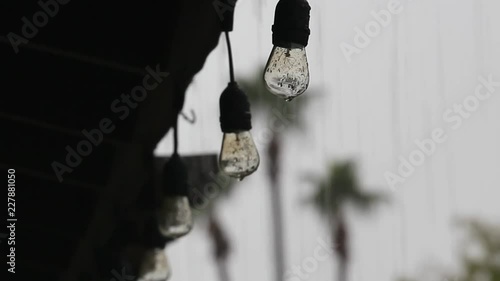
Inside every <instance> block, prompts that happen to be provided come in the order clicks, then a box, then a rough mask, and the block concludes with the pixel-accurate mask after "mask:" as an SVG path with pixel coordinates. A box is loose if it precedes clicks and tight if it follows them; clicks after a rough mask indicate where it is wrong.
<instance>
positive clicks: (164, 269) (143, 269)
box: [137, 248, 172, 281]
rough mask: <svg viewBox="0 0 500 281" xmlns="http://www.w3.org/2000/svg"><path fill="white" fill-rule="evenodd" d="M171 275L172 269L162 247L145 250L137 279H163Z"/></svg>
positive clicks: (162, 280)
mask: <svg viewBox="0 0 500 281" xmlns="http://www.w3.org/2000/svg"><path fill="white" fill-rule="evenodd" d="M171 275H172V269H171V267H170V264H169V262H168V259H167V255H166V253H165V250H164V249H161V248H156V249H150V250H147V251H146V253H145V254H144V257H143V258H142V263H141V266H140V268H139V276H138V278H137V281H164V280H168V279H169V278H170V276H171Z"/></svg>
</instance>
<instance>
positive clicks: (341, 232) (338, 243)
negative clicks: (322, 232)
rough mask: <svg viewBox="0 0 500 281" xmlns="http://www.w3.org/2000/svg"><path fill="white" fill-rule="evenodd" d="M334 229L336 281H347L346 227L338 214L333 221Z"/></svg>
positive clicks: (342, 218) (341, 216)
mask: <svg viewBox="0 0 500 281" xmlns="http://www.w3.org/2000/svg"><path fill="white" fill-rule="evenodd" d="M335 222H336V227H335V230H334V232H333V233H334V235H333V238H334V241H333V242H334V245H335V251H336V253H337V258H338V280H337V281H347V280H348V278H347V269H348V263H349V247H348V246H349V245H348V237H347V225H346V223H345V221H344V216H343V215H342V214H339V215H338V216H337V219H336V220H335Z"/></svg>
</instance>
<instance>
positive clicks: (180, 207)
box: [158, 196, 193, 238]
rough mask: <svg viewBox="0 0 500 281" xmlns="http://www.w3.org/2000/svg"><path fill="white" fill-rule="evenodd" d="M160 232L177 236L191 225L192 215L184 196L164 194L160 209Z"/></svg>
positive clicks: (182, 233)
mask: <svg viewBox="0 0 500 281" xmlns="http://www.w3.org/2000/svg"><path fill="white" fill-rule="evenodd" d="M158 217H159V218H160V221H159V227H160V232H161V233H162V234H163V235H164V236H165V237H168V238H178V237H181V236H183V235H185V234H187V233H188V232H189V231H190V230H191V228H192V227H193V215H192V213H191V207H190V206H189V200H188V198H187V197H186V196H166V197H164V198H163V204H162V206H161V209H160V215H159V216H158Z"/></svg>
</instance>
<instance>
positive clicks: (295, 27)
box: [264, 0, 311, 101]
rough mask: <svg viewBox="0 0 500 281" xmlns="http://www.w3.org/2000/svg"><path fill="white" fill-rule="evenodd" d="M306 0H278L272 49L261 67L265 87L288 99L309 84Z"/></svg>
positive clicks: (297, 94) (294, 96)
mask: <svg viewBox="0 0 500 281" xmlns="http://www.w3.org/2000/svg"><path fill="white" fill-rule="evenodd" d="M310 10H311V7H310V6H309V3H307V1H306V0H280V1H279V2H278V4H277V5H276V11H275V14H274V25H273V28H272V30H273V45H274V47H273V49H272V51H271V55H270V56H269V59H268V61H267V64H266V68H265V70H264V80H265V82H266V87H267V89H268V90H269V91H270V92H271V93H273V94H274V95H276V96H278V97H281V98H283V99H285V100H286V101H291V100H292V99H294V98H296V97H297V96H299V95H301V94H302V93H304V92H305V91H306V90H307V87H308V86H309V64H308V62H307V55H306V49H305V47H306V46H307V43H308V40H309V34H310V30H309V12H310Z"/></svg>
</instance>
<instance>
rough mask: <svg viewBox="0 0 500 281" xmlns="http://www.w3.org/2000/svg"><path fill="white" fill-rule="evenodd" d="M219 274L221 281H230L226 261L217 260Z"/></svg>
mask: <svg viewBox="0 0 500 281" xmlns="http://www.w3.org/2000/svg"><path fill="white" fill-rule="evenodd" d="M217 272H218V274H219V281H229V272H228V268H227V261H226V260H225V259H218V260H217Z"/></svg>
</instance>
